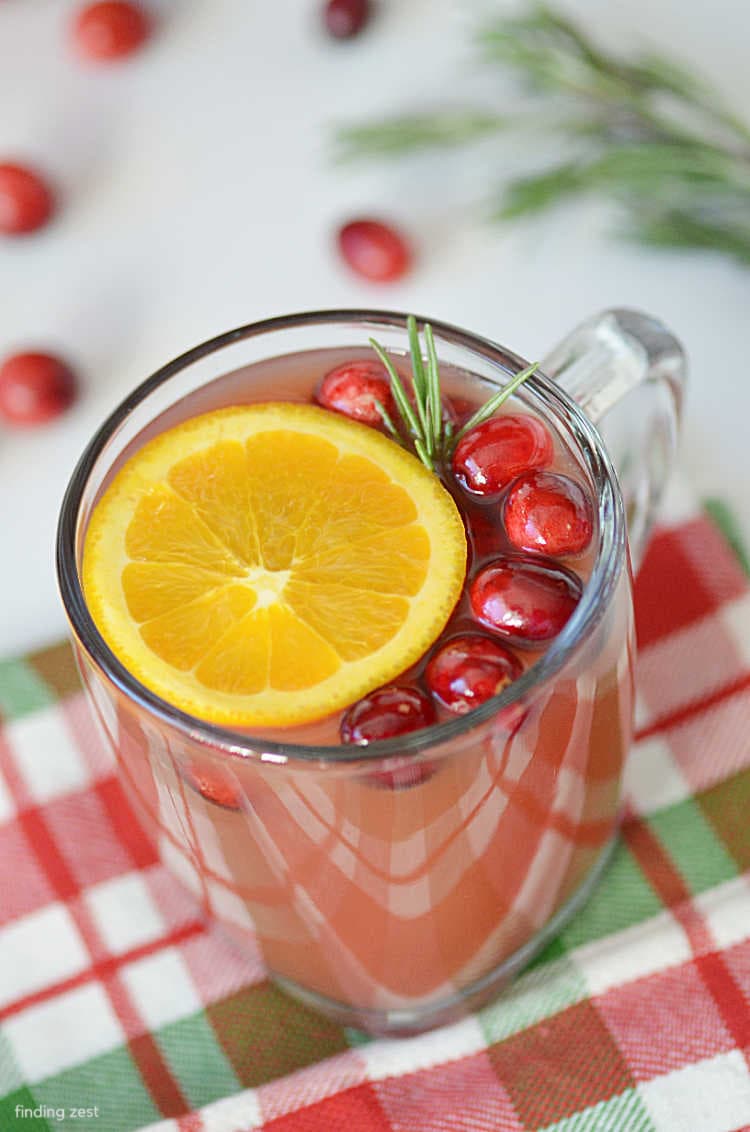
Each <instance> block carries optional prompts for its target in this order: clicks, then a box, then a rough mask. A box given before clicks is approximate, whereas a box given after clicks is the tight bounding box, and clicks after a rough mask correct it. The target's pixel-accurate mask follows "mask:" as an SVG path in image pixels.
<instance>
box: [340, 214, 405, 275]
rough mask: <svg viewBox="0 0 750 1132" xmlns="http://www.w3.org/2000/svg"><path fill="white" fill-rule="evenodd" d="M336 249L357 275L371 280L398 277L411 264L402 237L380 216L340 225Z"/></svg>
mask: <svg viewBox="0 0 750 1132" xmlns="http://www.w3.org/2000/svg"><path fill="white" fill-rule="evenodd" d="M338 244H339V250H340V252H341V254H342V256H343V257H344V259H345V260H346V262H347V263H348V264H349V266H350V267H351V268H352V270H353V271H356V272H357V274H358V275H362V276H364V278H365V279H371V280H372V281H373V282H375V283H390V282H392V281H393V280H394V279H400V278H401V276H402V275H404V274H405V273H406V271H407V270H408V268H409V266H410V264H411V251H410V249H409V245H408V244H407V242H406V240H405V239H404V237H403V236H402V235H401V233H400V232H398V231H397V230H396V229H395V228H393V227H391V226H390V225H389V224H383V223H382V222H381V221H380V220H367V219H361V220H352V221H350V222H349V223H348V224H345V225H344V226H343V228H341V229H340V231H339V234H338Z"/></svg>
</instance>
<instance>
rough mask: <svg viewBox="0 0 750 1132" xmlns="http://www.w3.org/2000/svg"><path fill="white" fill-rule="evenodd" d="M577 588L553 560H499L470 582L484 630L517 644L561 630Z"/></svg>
mask: <svg viewBox="0 0 750 1132" xmlns="http://www.w3.org/2000/svg"><path fill="white" fill-rule="evenodd" d="M582 592H583V587H582V585H581V581H580V579H579V578H578V577H577V575H576V574H574V573H573V572H572V571H571V570H566V569H565V567H564V566H558V565H556V564H555V563H554V562H541V561H535V560H531V559H527V558H499V559H497V560H496V561H495V562H490V563H489V565H487V566H485V567H483V569H481V570H480V571H479V573H478V574H477V576H476V577H475V578H474V580H473V582H472V583H471V588H470V591H469V598H470V601H471V608H472V611H473V613H474V616H475V617H476V618H477V620H478V621H480V622H481V623H482V624H483V625H485V626H486V627H487V628H488V629H492V630H494V632H496V633H499V634H500V635H501V636H503V637H505V638H507V639H508V640H511V641H515V642H517V643H519V644H529V645H532V644H537V643H541V642H544V641H550V640H552V638H553V637H556V636H557V634H558V633H559V632H560V631H561V630H562V629H563V628H564V626H565V624H566V622H567V621H568V619H569V618H570V616H571V614H572V613H573V611H574V610H575V608H576V606H577V605H578V602H579V601H580V600H581V594H582Z"/></svg>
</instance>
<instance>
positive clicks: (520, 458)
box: [452, 413, 553, 496]
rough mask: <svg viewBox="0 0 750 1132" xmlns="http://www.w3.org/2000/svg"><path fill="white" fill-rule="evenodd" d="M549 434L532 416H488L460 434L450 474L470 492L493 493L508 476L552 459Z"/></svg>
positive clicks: (493, 494)
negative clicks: (462, 434) (480, 422)
mask: <svg viewBox="0 0 750 1132" xmlns="http://www.w3.org/2000/svg"><path fill="white" fill-rule="evenodd" d="M552 456H553V446H552V437H551V436H550V434H549V432H548V430H547V429H546V427H545V426H544V425H543V424H542V422H541V421H540V420H538V419H537V418H536V417H532V416H528V415H525V414H511V413H507V414H504V415H502V416H499V417H490V419H489V420H487V421H484V422H483V423H482V424H479V425H476V427H475V428H472V429H471V430H470V431H469V432H467V433H466V435H465V436H462V437H461V439H460V440H459V442H458V444H457V445H456V450H455V452H454V453H453V461H452V467H453V474H454V476H455V477H456V479H457V480H458V482H459V483H460V484H461V486H462V487H463V488H464V489H465V490H466V491H468V492H470V493H471V494H472V495H481V496H496V495H498V494H499V493H500V492H501V491H502V490H503V488H504V487H506V486H507V485H508V484H509V483H510V482H511V480H514V479H515V478H516V476H518V475H520V474H521V473H522V472H525V471H528V470H529V469H531V468H541V467H544V466H545V465H547V464H549V463H550V462H551V461H552Z"/></svg>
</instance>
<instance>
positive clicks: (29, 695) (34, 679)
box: [0, 660, 57, 719]
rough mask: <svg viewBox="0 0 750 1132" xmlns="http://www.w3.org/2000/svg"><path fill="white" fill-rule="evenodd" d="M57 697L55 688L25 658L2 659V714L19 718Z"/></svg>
mask: <svg viewBox="0 0 750 1132" xmlns="http://www.w3.org/2000/svg"><path fill="white" fill-rule="evenodd" d="M56 699H57V696H56V694H55V692H54V690H53V689H52V688H50V687H49V686H48V685H47V684H46V683H45V681H44V680H43V679H42V677H41V676H40V675H39V674H38V673H37V672H36V671H35V670H34V669H33V668H32V666H31V665H30V664H27V662H26V661H25V660H0V716H2V717H3V718H5V719H18V718H20V717H21V716H23V715H29V714H30V713H31V712H34V711H38V710H39V708H43V707H48V706H49V704H53V703H54V702H55V700H56Z"/></svg>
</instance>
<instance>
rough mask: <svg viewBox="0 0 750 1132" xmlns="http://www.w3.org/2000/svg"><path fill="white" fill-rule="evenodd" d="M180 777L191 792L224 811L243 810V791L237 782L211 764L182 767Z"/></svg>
mask: <svg viewBox="0 0 750 1132" xmlns="http://www.w3.org/2000/svg"><path fill="white" fill-rule="evenodd" d="M180 776H181V778H182V780H183V782H185V783H186V784H187V785H188V786H189V787H190V789H191V790H195V792H196V793H197V794H200V796H201V798H205V799H206V801H207V802H212V803H213V804H214V805H215V806H221V808H222V809H223V810H239V809H241V808H242V791H241V790H240V788H239V785H238V784H237V782H235V781H234V779H232V778H230V777H229V775H227V774H224V773H222V772H221V771H220V770H218V768H216V767H213V766H211V765H210V764H202V763H201V764H198V763H189V764H187V765H184V766H180Z"/></svg>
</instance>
